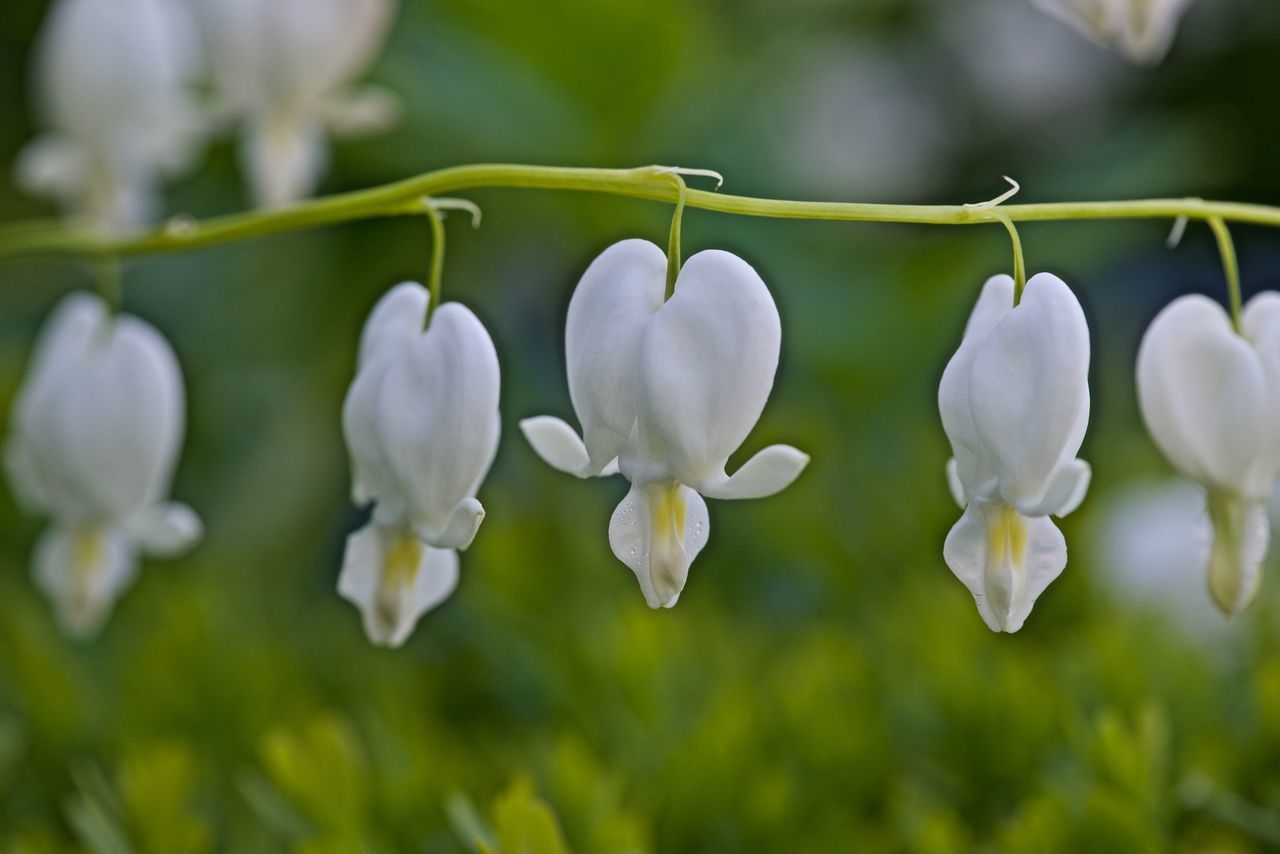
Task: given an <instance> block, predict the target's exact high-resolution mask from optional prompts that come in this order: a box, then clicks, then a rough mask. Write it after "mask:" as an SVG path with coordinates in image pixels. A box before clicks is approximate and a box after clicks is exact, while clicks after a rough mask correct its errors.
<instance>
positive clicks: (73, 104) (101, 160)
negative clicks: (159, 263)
mask: <svg viewBox="0 0 1280 854" xmlns="http://www.w3.org/2000/svg"><path fill="white" fill-rule="evenodd" d="M198 47H199V45H198V40H197V38H196V34H195V31H194V29H193V28H192V26H191V22H190V20H189V19H188V17H187V16H186V14H185V11H184V8H183V6H182V4H180V3H174V2H171V0H58V2H56V3H55V4H54V5H53V7H52V10H51V12H50V14H49V16H48V18H47V20H46V21H45V24H44V27H43V29H42V30H41V33H40V38H39V43H38V45H37V48H36V54H35V55H36V65H35V69H34V76H35V83H36V95H37V107H38V113H39V116H40V121H41V122H42V123H43V125H44V127H45V128H46V131H45V133H44V134H43V135H42V136H40V137H37V138H36V139H35V140H34V141H32V142H31V143H30V144H29V145H27V147H26V148H24V149H23V150H22V152H21V153H20V154H19V156H18V161H17V174H16V178H17V181H18V183H19V184H21V185H22V186H23V187H24V188H26V189H27V190H28V191H29V192H31V193H34V194H38V195H46V196H52V197H54V198H56V199H58V200H59V201H60V202H62V203H63V204H64V205H65V206H66V208H67V209H68V210H69V211H71V212H72V213H73V214H75V215H79V216H83V217H85V218H86V219H87V220H88V221H89V224H90V225H91V226H92V227H94V228H97V229H99V230H103V231H121V230H124V229H128V228H131V227H135V226H138V225H141V224H143V223H145V222H146V221H147V220H148V219H150V218H151V217H152V216H153V215H154V213H155V209H156V207H157V204H156V196H157V192H158V186H159V184H160V181H161V178H163V177H165V176H168V175H173V174H175V173H177V172H179V171H181V170H183V169H185V168H186V167H187V166H188V165H190V162H191V160H192V157H193V155H194V154H195V152H196V149H197V147H198V143H199V135H200V130H201V121H200V119H199V113H198V110H197V108H196V106H195V103H194V101H193V99H192V97H191V94H190V90H189V88H188V87H189V84H190V83H191V82H192V80H193V78H194V76H195V75H196V73H197V72H198V71H199V61H198V59H199V50H198Z"/></svg>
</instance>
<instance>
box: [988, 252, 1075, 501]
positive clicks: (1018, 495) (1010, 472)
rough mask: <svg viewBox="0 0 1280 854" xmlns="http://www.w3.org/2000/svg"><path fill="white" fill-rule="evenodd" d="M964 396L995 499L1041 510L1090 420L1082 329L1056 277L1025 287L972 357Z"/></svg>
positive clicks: (1042, 278)
mask: <svg viewBox="0 0 1280 854" xmlns="http://www.w3.org/2000/svg"><path fill="white" fill-rule="evenodd" d="M969 399H970V405H971V407H972V411H973V419H974V423H975V424H976V426H977V428H978V431H979V433H980V435H981V436H982V439H983V442H984V444H985V445H986V448H987V450H988V452H989V453H990V454H991V457H992V460H993V462H994V464H995V469H996V475H997V477H998V479H999V489H1000V494H1001V495H1002V496H1003V497H1004V499H1005V501H1007V502H1008V503H1010V504H1012V505H1013V506H1014V507H1017V508H1018V509H1019V511H1020V512H1023V513H1027V512H1028V511H1030V510H1031V509H1032V508H1038V509H1044V508H1042V507H1040V505H1042V503H1043V502H1044V499H1045V496H1046V494H1047V493H1048V492H1049V489H1050V486H1051V485H1052V484H1053V482H1054V480H1055V479H1056V478H1057V477H1059V473H1058V470H1059V469H1060V468H1061V467H1062V466H1064V465H1068V464H1069V463H1070V462H1071V461H1072V460H1073V459H1074V458H1075V455H1076V452H1077V451H1079V450H1080V443H1081V442H1082V441H1083V440H1084V433H1085V428H1086V427H1087V425H1088V421H1089V327H1088V324H1087V323H1086V322H1085V318H1084V312H1083V311H1082V310H1081V308H1080V303H1079V302H1078V301H1077V300H1076V298H1075V294H1073V293H1072V292H1071V289H1070V288H1068V287H1067V286H1066V284H1065V283H1064V282H1063V281H1062V280H1061V279H1059V278H1057V277H1056V276H1053V275H1050V274H1048V273H1041V274H1039V275H1037V276H1034V277H1033V278H1032V279H1031V280H1030V281H1029V282H1027V286H1026V289H1025V290H1024V292H1023V295H1022V301H1021V303H1019V304H1018V306H1017V307H1015V308H1013V309H1012V310H1011V311H1010V312H1009V313H1008V314H1007V315H1006V316H1005V317H1003V318H1002V319H1001V320H1000V322H999V323H997V324H996V325H995V326H994V327H993V328H992V330H991V333H990V335H988V336H987V338H986V340H985V341H984V342H983V343H982V345H981V347H980V348H979V349H978V352H977V353H976V354H975V356H974V359H973V366H972V375H971V378H970V388H969ZM1077 503H1078V502H1077ZM1050 509H1051V512H1056V508H1050Z"/></svg>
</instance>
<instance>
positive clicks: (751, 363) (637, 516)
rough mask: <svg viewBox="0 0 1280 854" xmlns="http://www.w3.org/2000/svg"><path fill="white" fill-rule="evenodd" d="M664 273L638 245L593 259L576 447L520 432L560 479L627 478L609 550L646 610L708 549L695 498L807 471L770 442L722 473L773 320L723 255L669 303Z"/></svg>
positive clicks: (572, 357) (760, 405) (575, 368)
mask: <svg viewBox="0 0 1280 854" xmlns="http://www.w3.org/2000/svg"><path fill="white" fill-rule="evenodd" d="M666 273H667V257H666V254H665V253H664V252H663V251H662V250H661V249H659V248H658V247H657V246H655V245H654V244H652V243H649V242H648V241H644V240H624V241H622V242H620V243H617V244H614V245H613V246H611V247H609V248H608V249H606V250H605V251H604V252H603V253H602V254H601V255H600V256H599V257H598V258H596V259H595V261H593V262H592V264H591V266H590V267H589V268H588V269H587V271H586V273H584V274H583V276H582V279H581V281H579V283H578V286H577V289H576V290H575V291H574V294H573V298H572V300H571V301H570V303H569V315H568V321H567V325H566V331H565V353H566V359H567V367H568V379H569V396H570V398H571V400H572V402H573V408H574V411H575V412H576V413H577V416H578V419H579V421H580V422H581V424H582V437H581V438H579V436H578V434H577V433H576V432H574V430H573V428H572V427H570V426H569V425H568V424H566V423H565V422H564V421H561V420H560V419H558V418H553V417H550V416H542V417H538V418H529V419H525V420H524V421H522V422H521V423H520V427H521V429H522V430H523V431H524V434H525V437H526V438H527V439H528V440H529V443H530V444H531V445H532V446H533V448H534V450H535V451H537V453H538V454H539V455H540V456H541V457H542V458H543V459H544V460H546V461H547V462H548V463H550V464H551V465H552V466H554V467H556V468H557V469H560V470H562V471H565V472H569V473H570V474H574V475H577V476H579V477H591V476H598V475H610V474H614V473H617V472H621V473H622V475H623V476H624V477H626V478H627V480H629V481H630V482H631V491H630V493H628V495H627V496H626V498H624V499H623V501H622V503H621V504H619V505H618V508H617V510H616V511H615V512H614V514H613V518H612V520H611V522H610V526H609V542H610V545H611V546H612V548H613V552H614V554H615V555H616V556H617V557H618V559H619V560H621V561H622V562H623V563H625V564H626V565H627V566H629V567H630V568H631V569H632V570H633V571H634V572H635V574H636V577H637V578H638V579H639V582H640V587H641V589H642V590H643V592H644V595H645V600H646V601H647V602H648V603H649V605H650V607H653V608H658V607H668V608H669V607H671V606H672V605H674V604H675V603H676V601H677V599H678V598H679V596H680V592H681V591H682V590H683V589H684V584H685V581H686V579H687V576H688V570H689V564H690V563H691V562H692V561H693V559H694V558H695V557H696V556H697V554H698V552H699V551H700V550H701V549H702V547H703V546H704V545H705V544H706V542H707V536H708V533H709V530H710V523H709V520H708V516H707V510H706V505H705V503H704V502H703V500H702V496H703V495H705V496H708V497H711V498H759V497H763V496H766V495H772V494H773V493H775V492H778V491H779V490H781V489H783V488H785V487H786V486H787V485H789V484H790V483H791V482H792V481H793V480H794V479H795V478H796V477H797V476H798V475H799V474H800V472H801V470H802V469H803V468H804V467H805V465H806V464H807V463H808V461H809V458H808V456H807V455H805V454H803V453H801V452H800V451H798V450H796V449H795V448H792V447H790V446H786V445H774V446H771V447H768V448H766V449H764V450H763V451H760V452H759V453H758V454H756V455H755V456H754V457H752V458H751V459H750V460H748V461H747V462H746V463H745V464H743V465H742V466H741V467H740V468H739V469H738V470H737V471H736V472H735V473H734V474H733V475H732V476H730V475H728V474H726V472H725V465H726V463H727V462H728V458H729V456H730V454H732V453H733V452H734V451H735V450H737V448H738V446H739V445H741V444H742V442H743V441H744V440H745V439H746V437H747V435H748V434H749V433H750V432H751V429H752V428H753V427H754V426H755V423H756V421H757V420H758V419H759V418H760V414H761V412H762V411H763V409H764V405H765V402H766V400H767V399H768V397H769V392H770V391H771V389H772V387H773V377H774V374H775V372H776V371H777V367H778V355H779V350H780V347H781V340H782V327H781V322H780V321H779V318H778V310H777V307H776V306H775V305H774V302H773V298H772V296H771V295H770V294H769V290H768V288H767V287H765V284H764V282H763V281H761V279H760V277H759V276H758V275H757V274H756V272H755V270H753V269H752V268H751V267H750V265H748V264H747V263H746V262H745V261H743V260H742V259H741V258H738V257H737V256H735V255H731V254H729V253H727V252H720V251H714V250H712V251H707V252H700V253H698V254H697V255H694V256H693V257H692V258H690V259H689V260H688V261H687V262H686V263H685V265H684V267H683V268H682V269H681V271H680V274H679V277H678V279H677V280H676V285H675V294H674V296H672V297H671V299H670V300H666V301H664V296H665V290H666Z"/></svg>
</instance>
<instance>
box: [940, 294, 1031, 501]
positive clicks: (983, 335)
mask: <svg viewBox="0 0 1280 854" xmlns="http://www.w3.org/2000/svg"><path fill="white" fill-rule="evenodd" d="M1013 290H1014V287H1013V278H1012V277H1010V276H1004V275H1001V276H992V277H991V278H990V279H987V281H986V283H985V284H984V285H983V286H982V292H981V293H980V294H979V295H978V302H977V304H976V305H974V307H973V312H972V313H971V314H970V315H969V322H968V323H967V324H966V325H965V330H964V339H963V340H962V341H961V343H960V347H959V348H958V349H957V350H956V352H955V355H954V356H952V357H951V360H950V361H949V362H947V367H946V369H945V370H943V372H942V382H941V383H940V384H939V386H938V411H939V413H940V414H941V415H942V429H943V430H944V431H945V432H946V434H947V439H949V440H950V442H951V450H952V453H954V454H955V458H954V459H955V470H956V471H955V474H956V477H957V478H958V479H959V482H960V483H962V484H972V485H976V484H979V483H981V482H984V481H986V480H989V479H990V478H993V477H995V474H996V473H995V469H994V463H993V461H992V460H991V459H990V456H991V455H990V454H989V453H988V451H987V448H986V444H985V443H984V442H983V439H982V436H981V435H980V434H979V432H978V425H977V424H976V423H975V422H974V420H973V408H972V405H971V403H970V398H969V388H970V378H971V376H972V373H973V360H974V357H975V356H976V355H977V354H978V350H979V349H980V348H981V346H982V344H983V343H984V342H985V341H986V340H987V336H989V335H990V334H991V330H992V329H994V328H995V326H996V324H997V323H999V322H1000V321H1001V320H1002V319H1003V318H1004V316H1005V315H1007V314H1008V313H1009V312H1010V311H1012V310H1013ZM961 492H962V493H963V490H961ZM957 500H959V501H960V506H962V507H963V506H964V504H965V502H964V500H962V499H957Z"/></svg>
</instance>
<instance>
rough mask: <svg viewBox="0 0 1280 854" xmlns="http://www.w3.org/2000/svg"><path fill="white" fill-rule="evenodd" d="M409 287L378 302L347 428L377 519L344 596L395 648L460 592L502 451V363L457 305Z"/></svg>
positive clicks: (362, 487)
mask: <svg viewBox="0 0 1280 854" xmlns="http://www.w3.org/2000/svg"><path fill="white" fill-rule="evenodd" d="M428 302H429V296H428V294H427V291H426V289H425V288H423V287H422V286H421V285H418V284H414V283H411V282H406V283H404V284H401V285H397V286H396V287H395V288H393V289H392V290H391V291H389V292H388V293H387V294H386V295H385V296H384V297H383V298H382V299H381V300H380V301H379V302H378V304H377V305H376V306H375V307H374V309H373V311H372V312H371V313H370V315H369V319H368V321H367V322H366V323H365V327H364V332H363V334H362V336H361V339H360V356H359V363H358V367H357V371H356V377H355V380H354V381H353V382H352V384H351V388H350V390H349V391H348V393H347V399H346V403H345V404H344V406H343V412H342V424H343V432H344V435H345V436H346V440H347V448H348V450H349V452H350V454H351V462H352V480H353V486H352V497H353V500H354V501H355V502H356V503H357V504H367V503H369V502H373V504H374V507H373V518H372V520H371V521H370V522H369V524H368V525H367V526H365V527H364V528H362V529H361V530H360V531H358V532H356V533H355V534H353V535H352V536H351V537H350V539H348V541H347V550H346V556H345V558H344V562H343V568H342V575H341V578H340V579H339V582H338V583H339V591H340V592H341V593H342V595H343V596H344V597H346V598H347V599H349V600H350V601H351V602H353V603H354V604H355V605H357V606H358V607H359V608H360V609H361V611H362V612H363V614H364V624H365V631H366V632H367V634H368V635H369V638H370V639H371V640H373V641H374V642H376V643H380V644H385V645H389V646H398V645H399V644H401V643H403V642H404V640H405V639H406V638H407V637H408V636H409V634H410V632H411V631H412V630H413V626H414V624H415V623H416V622H417V620H418V618H419V617H420V616H422V614H423V613H425V612H426V611H427V610H429V609H430V608H432V607H434V606H435V605H437V604H439V603H440V602H441V601H443V600H444V599H445V598H446V597H447V596H448V595H449V593H450V592H452V590H453V588H454V586H455V584H456V583H457V577H458V558H457V554H456V550H460V549H465V548H467V546H469V545H470V544H471V541H472V540H473V539H474V538H475V535H476V530H477V529H478V528H479V527H480V522H481V521H482V520H483V519H484V508H483V507H481V505H480V502H479V501H477V500H476V498H475V494H476V491H477V490H478V489H479V488H480V483H481V481H483V479H484V476H485V475H486V474H487V473H488V471H489V467H490V465H491V464H492V463H493V458H494V454H495V453H496V452H497V448H498V436H499V430H500V421H499V416H498V387H499V373H498V356H497V352H496V351H495V350H494V347H493V342H492V340H490V338H489V334H488V333H487V332H486V331H485V329H484V326H482V325H481V323H480V321H479V320H478V319H476V316H475V315H474V314H472V313H471V311H470V310H469V309H467V308H465V307H464V306H462V305H460V304H458V303H445V304H444V305H441V306H440V307H438V308H436V309H435V310H434V311H433V312H431V318H430V322H429V324H427V325H426V329H425V331H424V328H423V327H424V324H426V322H427V306H428Z"/></svg>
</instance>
